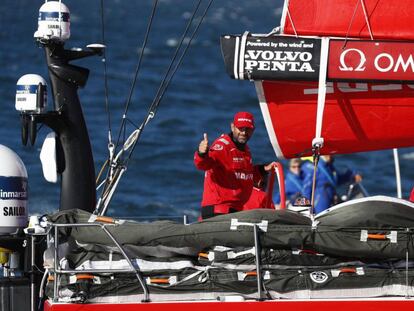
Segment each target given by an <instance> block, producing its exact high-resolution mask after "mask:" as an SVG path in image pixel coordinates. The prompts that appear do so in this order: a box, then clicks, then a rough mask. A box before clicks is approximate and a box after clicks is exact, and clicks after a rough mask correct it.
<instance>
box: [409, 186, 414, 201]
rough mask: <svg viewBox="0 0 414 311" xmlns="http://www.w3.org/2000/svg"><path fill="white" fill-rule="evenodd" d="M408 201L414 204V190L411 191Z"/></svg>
mask: <svg viewBox="0 0 414 311" xmlns="http://www.w3.org/2000/svg"><path fill="white" fill-rule="evenodd" d="M408 200H410V202H414V188H413V189H411V193H410V198H409V199H408Z"/></svg>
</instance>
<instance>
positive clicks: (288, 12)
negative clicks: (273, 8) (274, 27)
mask: <svg viewBox="0 0 414 311" xmlns="http://www.w3.org/2000/svg"><path fill="white" fill-rule="evenodd" d="M287 16H288V17H289V21H290V23H291V24H292V28H293V31H294V32H295V36H296V37H297V36H298V33H297V31H296V27H295V24H294V23H293V19H292V16H291V15H290V11H289V6H288V7H287Z"/></svg>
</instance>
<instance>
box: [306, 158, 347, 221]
mask: <svg viewBox="0 0 414 311" xmlns="http://www.w3.org/2000/svg"><path fill="white" fill-rule="evenodd" d="M302 172H303V189H302V193H303V195H304V196H305V197H307V198H308V199H309V200H310V199H311V193H312V181H313V163H312V162H310V161H305V162H304V163H303V164H302ZM353 177H354V173H353V171H352V170H349V169H348V170H346V171H345V172H343V173H338V172H337V171H336V169H335V166H334V165H333V163H332V162H330V163H327V162H325V161H324V160H323V158H321V159H320V160H319V163H318V170H317V173H316V187H315V213H316V214H318V213H320V212H322V211H324V210H326V209H327V208H329V207H330V206H331V205H332V204H333V203H334V198H335V195H336V187H337V186H339V185H341V184H343V183H346V182H351V181H352V178H353Z"/></svg>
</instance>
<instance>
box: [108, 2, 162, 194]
mask: <svg viewBox="0 0 414 311" xmlns="http://www.w3.org/2000/svg"><path fill="white" fill-rule="evenodd" d="M157 5H158V0H154V2H153V6H152V10H151V15H150V17H149V20H148V24H147V29H146V32H145V36H144V41H143V42H142V45H141V52H140V55H139V58H138V63H137V66H136V68H135V74H134V78H133V80H132V83H131V88H130V92H129V95H128V98H127V101H126V104H125V110H124V114H123V115H122V121H121V126H120V128H119V133H118V138H117V141H116V145H115V147H114V146H112V150H113V151H115V150H116V148H117V147H118V146H119V142H120V140H121V136H122V137H123V141H125V137H126V129H125V127H126V124H125V123H126V115H127V113H128V109H129V105H130V103H131V99H132V94H133V91H134V88H135V84H136V81H137V78H138V73H139V70H140V68H141V63H142V59H143V57H144V51H145V47H146V45H147V42H148V38H149V34H150V32H151V27H152V24H153V20H154V16H155V13H156V10H157ZM111 160H112V159H111ZM106 175H107V176H106V182H105V185H104V187H103V190H102V193H101V196H100V197H101V198H102V195H103V193H104V192H105V189H106V188H107V187H108V186H109V183H110V182H111V179H112V178H111V176H112V175H113V166H112V164H111V165H109V169H108V172H107V174H106Z"/></svg>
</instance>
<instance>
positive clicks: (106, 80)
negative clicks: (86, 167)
mask: <svg viewBox="0 0 414 311" xmlns="http://www.w3.org/2000/svg"><path fill="white" fill-rule="evenodd" d="M104 7H105V6H104V0H101V32H102V44H103V45H105V17H104ZM102 63H103V67H104V90H105V108H106V114H107V117H108V145H109V144H112V128H111V113H110V110H109V91H108V71H107V64H106V48H105V49H104V50H103V56H102Z"/></svg>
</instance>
